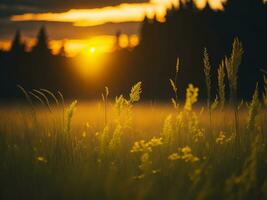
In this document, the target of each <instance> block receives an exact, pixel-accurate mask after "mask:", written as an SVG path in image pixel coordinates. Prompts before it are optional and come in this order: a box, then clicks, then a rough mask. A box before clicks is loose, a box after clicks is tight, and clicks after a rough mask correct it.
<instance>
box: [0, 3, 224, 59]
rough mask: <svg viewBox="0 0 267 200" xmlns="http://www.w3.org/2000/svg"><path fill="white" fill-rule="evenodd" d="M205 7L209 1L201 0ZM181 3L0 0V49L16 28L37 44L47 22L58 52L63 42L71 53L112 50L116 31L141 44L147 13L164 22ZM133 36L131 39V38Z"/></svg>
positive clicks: (5, 46)
mask: <svg viewBox="0 0 267 200" xmlns="http://www.w3.org/2000/svg"><path fill="white" fill-rule="evenodd" d="M222 1H223V0H209V4H210V6H211V7H212V8H214V9H222ZM196 3H197V5H198V6H199V7H200V8H201V7H203V6H204V5H205V3H206V0H197V1H196ZM172 4H174V5H176V6H178V0H101V1H93V0H75V1H72V0H43V1H36V0H0V27H1V29H0V48H1V49H8V48H9V46H10V40H11V39H12V38H13V35H14V33H15V30H17V29H20V30H21V32H22V36H23V40H24V41H26V42H27V44H28V46H32V45H34V43H35V38H36V35H37V32H38V29H39V28H40V26H42V25H45V26H46V28H47V31H48V35H49V39H50V48H51V49H52V50H53V52H57V51H58V49H59V48H60V46H61V44H62V41H64V44H65V47H66V51H67V53H68V54H69V55H70V56H74V55H75V54H77V53H79V52H82V51H84V50H86V49H90V48H92V47H93V48H95V50H96V51H99V52H108V51H111V50H112V47H113V44H114V41H115V36H114V35H115V33H116V31H117V30H121V32H122V33H123V34H124V35H123V36H122V38H121V45H122V46H127V45H128V41H130V43H131V45H132V46H134V45H136V44H137V43H138V34H139V28H140V22H141V21H142V20H143V18H144V15H145V14H147V15H148V16H150V17H152V16H153V15H154V13H156V14H157V17H158V20H160V21H164V15H165V11H166V8H168V7H170V6H171V5H172ZM128 36H129V40H128Z"/></svg>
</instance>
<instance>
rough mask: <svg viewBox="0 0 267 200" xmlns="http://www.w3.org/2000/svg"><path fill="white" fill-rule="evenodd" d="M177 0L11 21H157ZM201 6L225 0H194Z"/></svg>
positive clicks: (153, 0) (83, 23)
mask: <svg viewBox="0 0 267 200" xmlns="http://www.w3.org/2000/svg"><path fill="white" fill-rule="evenodd" d="M178 2H179V1H178V0H150V2H148V3H131V4H129V3H123V4H120V5H117V6H108V7H103V8H94V9H71V10H69V11H67V12H64V13H37V14H35V13H26V14H22V15H15V16H12V17H11V20H12V21H56V22H71V23H73V24H74V25H75V26H95V25H101V24H105V23H108V22H113V23H120V22H130V21H132V22H140V21H142V20H143V18H144V15H145V14H147V15H148V16H149V17H153V16H154V14H156V15H157V18H158V20H159V21H164V19H165V18H164V16H165V14H166V8H168V7H170V6H171V5H175V6H178V4H179V3H178ZM195 2H196V4H197V5H198V6H199V7H200V8H202V7H203V6H205V5H206V3H207V2H209V4H210V6H211V7H212V8H213V9H222V8H223V6H222V3H223V2H225V0H195Z"/></svg>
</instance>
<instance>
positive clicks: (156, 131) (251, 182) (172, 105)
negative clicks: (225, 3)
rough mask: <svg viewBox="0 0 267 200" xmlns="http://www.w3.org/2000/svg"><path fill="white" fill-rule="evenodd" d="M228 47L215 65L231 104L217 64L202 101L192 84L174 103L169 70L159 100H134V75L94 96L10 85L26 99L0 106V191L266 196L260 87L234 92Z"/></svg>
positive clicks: (4, 195)
mask: <svg viewBox="0 0 267 200" xmlns="http://www.w3.org/2000/svg"><path fill="white" fill-rule="evenodd" d="M237 41H238V40H235V43H234V44H237V43H236V42H237ZM239 44H240V43H239ZM238 46H239V47H238ZM238 46H235V45H234V47H233V49H234V50H233V52H232V55H231V57H230V59H229V60H227V63H225V64H226V65H227V70H228V77H227V78H228V79H231V81H232V82H231V83H230V84H232V85H231V86H233V88H232V90H233V91H232V94H231V95H234V96H233V97H234V98H233V99H232V98H231V101H230V102H231V103H229V100H228V99H226V98H225V97H224V94H225V93H224V92H223V91H222V90H224V89H225V87H224V86H223V85H224V84H223V82H224V81H225V80H224V79H223V78H222V77H224V76H223V75H222V68H220V72H219V77H220V79H219V81H218V87H219V93H220V94H219V95H220V98H219V101H218V100H216V99H215V100H214V101H211V99H210V100H209V101H208V103H202V102H199V101H198V95H199V93H201V92H202V91H200V90H199V89H198V87H197V86H194V85H192V84H189V85H188V88H187V90H186V91H183V92H184V93H185V94H186V99H185V101H179V100H178V98H177V95H178V94H181V92H182V91H177V90H178V89H177V88H178V87H177V85H176V78H175V79H174V80H170V83H171V87H172V89H173V92H174V98H172V99H171V100H170V102H166V103H163V104H152V103H149V102H140V101H141V100H142V83H141V82H138V83H136V84H135V85H134V86H133V87H132V88H131V89H130V90H129V95H126V96H123V95H120V96H118V97H116V98H115V99H111V98H110V97H109V95H110V94H109V89H108V88H107V87H106V88H105V92H104V94H102V100H101V101H97V102H78V101H76V100H75V101H73V102H66V101H65V100H64V98H63V96H62V95H61V93H59V92H57V93H51V92H50V91H48V90H44V89H40V90H33V91H26V90H24V89H23V88H22V87H21V86H18V87H19V88H20V89H21V91H22V93H23V94H24V95H25V98H26V100H27V101H26V103H24V104H21V103H20V104H16V105H15V104H12V105H2V106H0V110H1V112H0V174H1V181H0V184H1V187H0V194H1V199H64V200H65V199H78V200H79V199H178V198H179V199H192V200H193V199H212V200H213V199H238V200H243V199H266V198H267V181H266V180H267V174H266V170H267V162H266V159H265V158H266V156H267V149H266V141H267V140H266V134H265V133H266V130H267V129H266V128H267V125H266V93H265V94H263V95H262V96H263V98H261V96H260V93H259V90H258V85H257V86H256V87H255V91H254V93H253V94H251V100H249V101H247V102H244V101H243V100H242V101H240V100H239V99H237V98H236V96H235V94H234V93H235V92H236V89H237V87H236V86H237V85H236V84H237V76H236V72H235V71H234V70H236V67H237V66H238V63H239V61H240V59H241V58H242V57H240V56H236V55H237V54H236V52H241V51H242V46H241V45H238ZM238 49H239V51H236V50H238ZM205 57H206V61H207V60H208V59H207V58H208V54H206V56H205ZM236 61H238V62H236ZM206 64H207V63H206ZM179 67H180V65H179V59H178V61H177V68H176V74H178V73H179ZM208 68H209V67H208ZM208 68H206V69H205V70H207V69H208ZM206 72H208V71H206ZM229 72H231V73H229ZM206 77H207V78H208V79H209V73H207V76H206ZM209 81H211V80H208V81H207V82H208V84H207V87H209V84H210V83H209ZM228 81H229V80H228ZM264 84H265V87H266V81H265V83H264ZM265 92H266V90H265ZM231 97H232V96H231ZM222 99H224V102H223V104H222ZM226 100H227V104H226V102H225V101H226ZM233 100H234V101H235V103H233ZM220 103H221V104H220Z"/></svg>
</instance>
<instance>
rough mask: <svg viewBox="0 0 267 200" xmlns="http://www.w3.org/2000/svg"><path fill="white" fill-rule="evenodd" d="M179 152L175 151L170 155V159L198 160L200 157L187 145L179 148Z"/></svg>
mask: <svg viewBox="0 0 267 200" xmlns="http://www.w3.org/2000/svg"><path fill="white" fill-rule="evenodd" d="M178 151H179V153H173V154H171V155H169V157H168V159H169V160H172V161H175V160H184V161H185V162H192V163H193V162H197V161H199V158H198V157H197V156H194V155H193V154H192V149H191V148H190V147H189V146H185V147H183V148H179V149H178Z"/></svg>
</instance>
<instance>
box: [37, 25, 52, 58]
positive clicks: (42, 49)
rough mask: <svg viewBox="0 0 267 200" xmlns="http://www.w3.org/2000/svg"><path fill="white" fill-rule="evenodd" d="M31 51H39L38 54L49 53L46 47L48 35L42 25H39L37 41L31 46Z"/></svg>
mask: <svg viewBox="0 0 267 200" xmlns="http://www.w3.org/2000/svg"><path fill="white" fill-rule="evenodd" d="M32 51H33V52H34V53H39V54H50V53H51V51H50V49H49V47H48V37H47V33H46V29H45V27H44V26H42V27H41V29H40V31H39V33H38V36H37V43H36V45H35V46H34V47H33V50H32Z"/></svg>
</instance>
